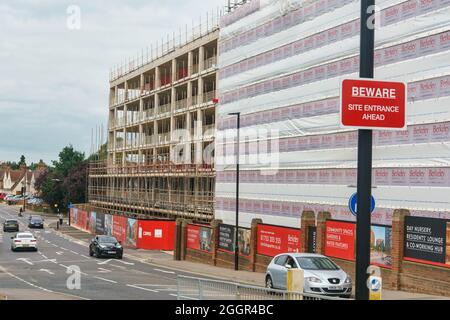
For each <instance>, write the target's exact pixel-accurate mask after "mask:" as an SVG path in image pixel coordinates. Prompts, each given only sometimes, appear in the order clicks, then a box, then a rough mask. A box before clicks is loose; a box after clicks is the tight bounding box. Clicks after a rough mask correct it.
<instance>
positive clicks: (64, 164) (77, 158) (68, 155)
mask: <svg viewBox="0 0 450 320" xmlns="http://www.w3.org/2000/svg"><path fill="white" fill-rule="evenodd" d="M83 160H84V153H83V152H79V151H75V150H74V149H73V146H72V145H69V146H66V147H64V149H63V150H62V151H61V152H60V153H59V161H53V165H54V166H55V173H56V174H57V175H60V176H61V177H62V178H64V177H67V175H68V174H69V171H70V169H72V168H73V167H75V166H76V165H77V164H79V163H80V162H81V161H83Z"/></svg>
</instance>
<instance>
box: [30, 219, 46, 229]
mask: <svg viewBox="0 0 450 320" xmlns="http://www.w3.org/2000/svg"><path fill="white" fill-rule="evenodd" d="M28 228H40V229H44V219H42V218H41V216H30V220H29V222H28Z"/></svg>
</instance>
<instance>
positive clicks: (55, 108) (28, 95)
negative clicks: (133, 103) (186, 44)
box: [0, 0, 227, 163]
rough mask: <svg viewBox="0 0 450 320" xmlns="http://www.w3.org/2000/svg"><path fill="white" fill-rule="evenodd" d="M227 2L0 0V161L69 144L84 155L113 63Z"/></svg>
mask: <svg viewBox="0 0 450 320" xmlns="http://www.w3.org/2000/svg"><path fill="white" fill-rule="evenodd" d="M226 2H227V1H226V0H207V1H205V0H189V1H186V0H165V1H156V0H78V1H77V0H70V1H66V0H39V1H36V0H0V121H1V122H0V161H7V160H11V161H18V160H19V157H20V155H21V154H24V155H25V156H26V158H27V162H28V163H30V162H37V161H39V159H43V160H44V161H45V162H50V161H51V160H55V159H57V157H58V153H59V151H60V150H61V149H62V148H63V147H64V146H66V145H68V144H73V146H74V147H75V148H76V149H77V150H81V151H84V152H86V154H88V153H89V151H90V147H91V130H92V128H95V127H96V126H99V125H100V124H102V123H103V125H104V126H106V124H107V117H108V112H107V110H108V94H109V84H108V82H109V70H110V68H111V67H113V66H114V65H116V64H118V63H119V62H121V61H124V60H126V59H127V58H128V57H130V56H136V54H137V52H140V51H141V49H143V48H146V47H147V46H150V44H152V43H155V42H156V41H158V40H159V41H161V38H162V37H164V38H165V39H167V34H172V33H173V32H174V31H176V32H178V30H179V28H180V27H182V28H185V25H186V24H188V25H189V26H192V20H195V24H198V22H199V20H200V15H202V22H203V23H204V22H205V20H206V19H205V17H206V12H207V11H209V12H210V13H211V11H212V10H214V13H215V12H216V10H217V8H218V7H223V6H224V5H225V4H226ZM71 5H76V6H77V7H78V8H79V9H80V13H81V19H80V25H79V26H80V28H79V29H77V24H76V22H75V20H73V19H74V18H76V13H75V14H74V11H70V9H69V12H68V8H70V6H71ZM68 25H69V26H70V28H69V27H68ZM105 130H106V128H105Z"/></svg>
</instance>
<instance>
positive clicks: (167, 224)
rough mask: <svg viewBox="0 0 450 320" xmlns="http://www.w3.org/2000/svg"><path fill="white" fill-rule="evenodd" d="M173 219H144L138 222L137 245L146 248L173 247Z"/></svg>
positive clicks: (167, 249) (163, 248)
mask: <svg viewBox="0 0 450 320" xmlns="http://www.w3.org/2000/svg"><path fill="white" fill-rule="evenodd" d="M174 239H175V221H158V220H151V221H144V220H139V222H138V237H137V247H138V248H139V249H146V250H166V251H172V250H173V249H174Z"/></svg>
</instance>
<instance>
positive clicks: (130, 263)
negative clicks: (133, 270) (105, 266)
mask: <svg viewBox="0 0 450 320" xmlns="http://www.w3.org/2000/svg"><path fill="white" fill-rule="evenodd" d="M117 262H120V263H123V264H126V265H129V266H134V263H133V262H126V261H123V260H117Z"/></svg>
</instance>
